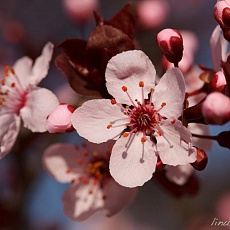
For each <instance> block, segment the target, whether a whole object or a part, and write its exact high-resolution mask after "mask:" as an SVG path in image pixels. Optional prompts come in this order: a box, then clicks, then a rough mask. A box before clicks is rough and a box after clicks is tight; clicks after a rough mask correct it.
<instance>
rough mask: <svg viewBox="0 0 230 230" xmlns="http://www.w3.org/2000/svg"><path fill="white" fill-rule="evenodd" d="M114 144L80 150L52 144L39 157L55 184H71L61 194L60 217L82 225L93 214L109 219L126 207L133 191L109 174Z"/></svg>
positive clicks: (85, 146)
mask: <svg viewBox="0 0 230 230" xmlns="http://www.w3.org/2000/svg"><path fill="white" fill-rule="evenodd" d="M113 143H114V142H112V141H110V142H107V143H103V144H99V145H96V144H92V143H89V142H85V143H84V144H83V146H81V147H79V146H74V145H71V144H62V143H56V144H54V145H51V146H50V147H48V148H47V149H46V150H45V152H44V155H43V166H44V168H45V169H46V171H47V172H48V173H49V174H50V175H51V176H52V177H54V178H55V179H56V180H58V181H59V182H62V183H67V182H71V184H70V187H69V188H68V189H67V190H66V191H65V193H64V194H63V198H62V201H63V206H64V213H65V215H66V216H67V217H69V218H70V219H72V220H76V221H83V220H85V219H87V218H89V217H90V216H91V215H93V214H94V213H95V212H97V211H100V210H101V211H103V212H104V213H105V215H106V216H108V217H110V216H112V215H114V214H116V213H118V212H119V211H120V210H121V209H122V208H123V207H124V206H125V205H127V204H129V203H130V202H131V201H132V200H133V199H134V197H135V195H136V193H137V189H136V188H132V189H130V188H125V187H122V186H120V185H119V184H118V183H116V182H115V181H114V179H113V178H112V177H111V175H110V173H109V157H110V154H111V147H112V145H113Z"/></svg>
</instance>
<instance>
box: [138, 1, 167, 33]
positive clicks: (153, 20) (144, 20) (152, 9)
mask: <svg viewBox="0 0 230 230" xmlns="http://www.w3.org/2000/svg"><path fill="white" fill-rule="evenodd" d="M136 13H137V17H138V20H139V23H140V25H141V26H142V27H144V29H155V28H156V27H159V26H161V25H162V24H163V23H164V22H165V21H166V19H167V16H168V13H169V5H168V2H166V1H165V0H143V1H140V2H139V3H138V4H137V6H136Z"/></svg>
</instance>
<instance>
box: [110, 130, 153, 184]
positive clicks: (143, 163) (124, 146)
mask: <svg viewBox="0 0 230 230" xmlns="http://www.w3.org/2000/svg"><path fill="white" fill-rule="evenodd" d="M141 137H142V136H141V135H140V134H139V135H138V134H133V135H130V136H129V137H123V136H122V137H121V138H119V140H117V142H116V143H115V145H114V147H113V150H112V154H111V157H110V173H111V175H112V177H113V178H114V179H115V181H117V182H118V183H119V184H120V185H122V186H125V187H130V188H132V187H137V186H141V185H143V184H144V183H145V182H146V181H148V180H150V179H151V177H152V174H153V172H154V171H155V167H156V162H157V156H156V154H155V153H154V150H153V147H152V142H151V141H150V140H149V138H148V137H147V140H146V142H144V143H143V142H141Z"/></svg>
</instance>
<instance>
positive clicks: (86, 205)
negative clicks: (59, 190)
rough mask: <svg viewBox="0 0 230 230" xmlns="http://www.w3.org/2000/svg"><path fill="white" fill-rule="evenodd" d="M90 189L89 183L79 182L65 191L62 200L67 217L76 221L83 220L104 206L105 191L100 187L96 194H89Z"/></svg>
mask: <svg viewBox="0 0 230 230" xmlns="http://www.w3.org/2000/svg"><path fill="white" fill-rule="evenodd" d="M89 189H90V188H89V185H88V184H84V183H78V184H77V185H72V186H70V187H69V188H68V189H67V190H66V191H65V193H64V194H63V197H62V202H63V206H64V213H65V215H66V216H67V217H69V218H70V219H72V220H74V221H83V220H86V219H88V218H89V217H90V216H91V215H93V214H94V213H95V212H96V211H98V210H100V209H102V208H103V207H104V200H103V191H102V190H101V189H100V187H98V189H97V191H96V193H94V194H89Z"/></svg>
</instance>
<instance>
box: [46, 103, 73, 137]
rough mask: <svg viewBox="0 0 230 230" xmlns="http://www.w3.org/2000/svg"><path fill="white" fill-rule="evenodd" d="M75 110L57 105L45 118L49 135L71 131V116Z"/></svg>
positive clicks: (71, 107) (69, 106) (64, 105)
mask: <svg viewBox="0 0 230 230" xmlns="http://www.w3.org/2000/svg"><path fill="white" fill-rule="evenodd" d="M74 110H75V108H74V107H73V106H71V105H67V104H60V105H58V106H57V107H56V108H55V109H54V110H53V111H51V113H50V114H49V115H48V117H47V121H46V128H47V130H48V132H50V133H64V132H70V131H72V130H73V126H72V123H71V116H72V113H73V112H74Z"/></svg>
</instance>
